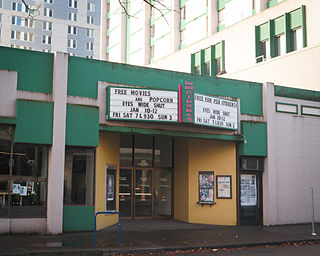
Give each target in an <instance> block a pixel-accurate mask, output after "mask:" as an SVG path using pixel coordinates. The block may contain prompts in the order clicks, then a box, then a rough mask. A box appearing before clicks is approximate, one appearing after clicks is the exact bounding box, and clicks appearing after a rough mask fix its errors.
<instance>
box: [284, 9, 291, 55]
mask: <svg viewBox="0 0 320 256" xmlns="http://www.w3.org/2000/svg"><path fill="white" fill-rule="evenodd" d="M284 23H285V25H284V26H285V37H286V52H287V53H289V52H291V43H290V40H291V38H290V15H289V13H285V15H284Z"/></svg>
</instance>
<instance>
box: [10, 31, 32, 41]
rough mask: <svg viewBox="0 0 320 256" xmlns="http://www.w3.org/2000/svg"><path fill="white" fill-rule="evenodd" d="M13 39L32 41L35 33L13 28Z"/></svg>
mask: <svg viewBox="0 0 320 256" xmlns="http://www.w3.org/2000/svg"><path fill="white" fill-rule="evenodd" d="M11 39H15V40H21V41H29V42H32V41H33V33H29V32H23V31H15V30H12V31H11Z"/></svg>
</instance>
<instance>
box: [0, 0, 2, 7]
mask: <svg viewBox="0 0 320 256" xmlns="http://www.w3.org/2000/svg"><path fill="white" fill-rule="evenodd" d="M0 8H2V0H0Z"/></svg>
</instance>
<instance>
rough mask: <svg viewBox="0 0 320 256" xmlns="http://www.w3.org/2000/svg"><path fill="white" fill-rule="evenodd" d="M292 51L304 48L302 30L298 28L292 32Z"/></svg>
mask: <svg viewBox="0 0 320 256" xmlns="http://www.w3.org/2000/svg"><path fill="white" fill-rule="evenodd" d="M290 42H291V51H296V50H300V49H302V48H303V38H302V28H301V27H299V28H296V29H293V30H291V31H290Z"/></svg>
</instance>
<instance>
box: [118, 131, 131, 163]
mask: <svg viewBox="0 0 320 256" xmlns="http://www.w3.org/2000/svg"><path fill="white" fill-rule="evenodd" d="M132 152H133V151H132V135H127V134H121V135H120V166H123V167H125V166H126V167H131V166H132Z"/></svg>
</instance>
